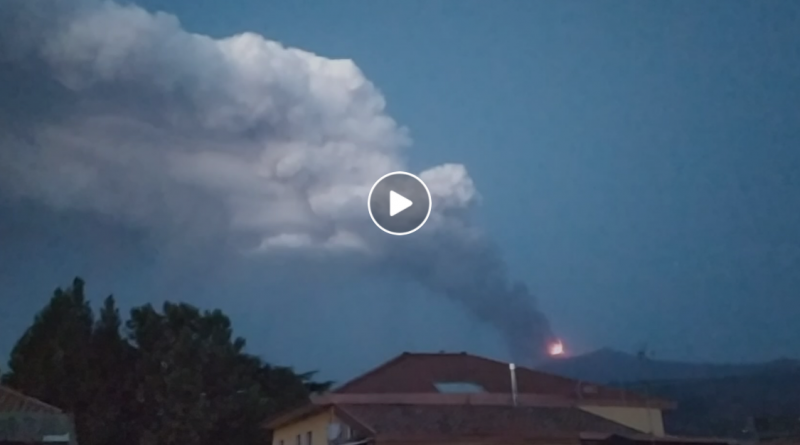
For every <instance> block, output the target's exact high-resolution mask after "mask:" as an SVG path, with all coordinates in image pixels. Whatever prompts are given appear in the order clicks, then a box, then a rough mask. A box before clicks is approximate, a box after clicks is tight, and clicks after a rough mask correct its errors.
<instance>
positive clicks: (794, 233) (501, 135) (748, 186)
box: [0, 0, 800, 377]
mask: <svg viewBox="0 0 800 445" xmlns="http://www.w3.org/2000/svg"><path fill="white" fill-rule="evenodd" d="M138 4H140V5H142V6H143V7H145V8H147V9H148V10H151V11H154V10H163V11H166V12H168V13H171V14H175V15H176V16H178V17H179V19H180V20H181V22H182V24H183V26H184V27H185V28H186V29H187V30H189V31H192V32H196V33H200V34H209V35H212V36H214V37H222V36H227V35H231V34H236V33H240V32H244V31H252V32H255V33H259V34H262V35H264V36H265V37H267V38H269V39H272V40H277V41H279V42H282V43H284V44H286V45H289V46H296V47H299V48H302V49H305V50H308V51H312V52H314V53H317V54H319V55H322V56H325V57H329V58H348V59H352V60H354V62H355V63H356V64H357V65H358V66H359V67H360V68H361V69H362V70H363V71H364V73H365V75H366V77H367V78H368V79H370V80H371V81H372V82H373V83H374V84H375V85H376V86H377V87H378V88H379V89H380V90H381V92H382V93H383V94H384V96H385V98H386V101H387V104H388V112H389V114H390V115H391V116H392V117H394V118H395V119H396V120H397V121H398V122H399V123H400V124H401V125H403V126H405V127H407V128H408V129H409V130H410V135H411V137H412V138H413V140H414V144H413V146H412V147H410V149H409V150H408V152H407V153H406V156H407V158H408V161H409V165H410V166H411V168H412V169H413V170H416V171H419V170H423V169H426V168H428V167H431V166H434V165H438V164H442V163H446V162H458V163H462V164H464V165H465V166H466V168H467V169H468V171H469V173H470V175H471V177H472V178H473V180H474V182H475V185H476V187H477V189H478V191H479V193H480V195H481V197H482V200H481V204H480V206H479V207H478V208H477V210H476V217H477V219H478V221H479V222H480V224H481V225H482V226H483V228H484V229H485V231H486V232H487V233H488V234H489V235H490V236H491V238H492V239H494V240H495V241H496V242H497V244H498V246H499V248H500V249H501V250H502V252H503V253H504V257H505V258H506V260H507V262H508V264H509V267H510V269H511V272H512V275H514V276H515V277H517V278H519V279H521V280H523V281H525V282H526V283H527V284H528V285H529V286H530V287H531V288H532V290H533V292H534V293H535V294H536V295H537V296H538V298H539V300H540V304H541V306H542V308H543V310H544V311H545V312H546V313H547V314H548V315H549V316H550V318H551V320H552V322H553V325H554V328H555V330H556V332H557V333H558V334H559V335H560V336H562V337H563V338H565V340H566V342H567V347H568V348H570V349H572V350H575V351H577V352H583V351H587V350H590V349H593V348H597V347H602V346H612V347H617V348H621V349H626V350H631V349H633V348H636V347H638V346H640V345H642V344H644V343H647V344H648V345H649V347H650V348H651V349H652V350H653V351H654V352H655V355H656V356H657V357H665V358H675V359H686V360H714V361H750V360H764V359H770V358H775V357H778V356H784V355H790V356H797V352H796V351H798V348H800V328H798V327H797V319H798V317H799V316H800V298H798V297H799V296H800V106H798V104H800V5H798V4H797V3H796V2H791V1H782V2H781V1H767V2H756V1H752V2H734V1H729V2H713V1H705V2H677V1H676V2H636V1H628V2H621V1H605V2H589V1H586V2H578V1H566V2H540V1H468V0H463V1H453V0H451V1H436V0H424V1H422V0H419V1H417V0H402V1H401V0H394V1H383V2H368V1H354V0H342V1H336V2H324V1H319V2H311V1H307V2H277V1H270V2H264V1H255V0H244V1H232V2H215V1H209V0H173V1H166V0H147V1H143V2H138ZM376 179H377V178H376ZM14 206H18V204H14ZM9 209H10V210H9ZM6 210H7V211H8V212H11V211H13V212H14V213H15V215H17V216H16V217H15V218H17V219H18V220H20V221H19V223H18V224H17V225H14V224H11V225H10V226H11V227H16V228H17V229H18V227H20V226H22V225H26V224H27V223H26V222H25V221H27V219H28V218H34V216H31V215H34V214H35V215H38V218H41V219H42V220H45V222H43V223H41V226H42V227H45V226H47V225H48V224H53V221H54V220H53V219H52V215H50V214H49V213H47V212H48V211H38V210H37V211H35V212H34V211H33V210H30V208H28V207H26V208H25V210H24V211H22V210H20V209H19V208H16V207H13V206H12V207H6ZM25 212H31V213H30V214H29V213H25ZM42 212H44V213H42ZM20 215H23V216H20ZM48 215H49V216H48ZM59 218H66V217H64V216H63V215H62V216H60V217H59ZM76 218H77V219H75V220H69V221H68V222H63V221H64V220H62V219H60V220H59V221H61V222H58V223H57V225H59V226H60V227H59V228H52V227H45V228H43V229H41V230H44V231H46V232H47V233H53V234H54V235H52V236H54V237H56V238H57V239H59V241H58V242H57V243H56V244H57V246H56V247H53V244H52V243H51V244H47V243H44V242H43V241H41V240H39V241H31V240H30V239H26V238H24V237H21V239H23V240H24V242H23V241H19V240H18V241H15V242H13V243H11V245H13V248H14V254H13V257H15V258H23V259H24V260H25V261H28V262H27V263H24V264H25V265H24V266H22V265H19V264H17V265H12V266H10V267H6V268H5V271H6V274H5V275H6V276H5V277H3V276H2V275H0V281H2V282H4V283H5V285H6V288H7V289H11V290H12V292H17V293H19V294H22V293H25V294H26V295H28V294H32V293H34V292H36V293H43V294H44V295H42V296H41V297H39V296H36V297H31V298H27V297H26V298H24V299H22V300H20V299H16V300H15V301H14V302H13V303H11V304H10V306H9V307H10V308H11V312H13V313H14V314H15V318H16V317H17V316H18V317H19V318H20V319H23V320H29V319H30V317H31V316H32V314H33V310H34V309H35V307H36V306H37V305H39V304H41V303H42V302H43V301H45V299H46V294H47V292H49V291H50V290H51V289H52V288H53V287H55V286H56V285H58V284H62V283H65V282H67V281H68V280H69V279H70V278H71V276H72V275H74V274H76V273H80V274H84V275H85V274H87V273H88V274H89V275H92V274H94V275H95V276H96V278H95V279H94V280H93V279H92V278H93V277H89V284H90V286H94V287H93V288H94V289H97V292H98V293H104V292H109V291H112V290H113V291H114V292H115V293H116V294H118V295H120V298H121V299H122V300H123V301H124V302H130V303H135V302H141V301H145V300H148V299H149V298H148V297H144V296H140V295H139V294H141V293H146V291H145V290H144V289H146V288H147V286H148V285H147V284H143V283H151V282H153V281H154V280H155V281H157V278H153V277H154V276H156V275H157V272H154V271H157V270H158V268H159V267H160V266H159V265H160V264H161V263H159V261H164V260H157V259H155V258H157V257H158V258H160V254H161V253H160V252H158V251H157V250H158V249H154V248H153V247H152V246H149V245H147V244H146V243H144V242H142V241H140V240H139V238H138V237H139V235H138V234H137V233H133V232H129V231H125V232H124V235H123V234H121V233H120V232H118V231H119V230H121V229H119V228H115V227H109V224H107V223H103V224H100V225H101V226H102V227H103V228H102V229H97V230H92V229H88V228H87V227H93V226H92V225H91V224H93V223H90V222H89V221H88V220H87V219H86V218H87V217H85V216H81V217H76ZM9 220H11V219H9ZM48 221H49V222H48ZM111 226H113V225H111ZM65 227H67V228H65ZM15 230H16V229H15ZM31 230H33V229H31ZM73 231H74V232H73ZM104 231H108V232H107V233H108V237H107V238H106V239H105V241H102V242H99V243H100V244H103V246H104V247H102V248H101V247H91V248H90V247H87V246H86V244H81V246H83V247H81V248H79V249H75V248H74V246H72V247H70V242H71V241H69V240H64V239H63V238H65V237H71V236H74V238H75V239H81V238H80V237H81V236H89V234H91V237H94V238H95V241H92V242H98V241H97V236H98V234H102V233H106V232H104ZM78 232H80V233H78ZM71 233H72V234H73V235H70V234H71ZM75 233H77V234H75ZM81 233H83V235H81ZM100 237H101V238H102V235H100ZM33 238H40V237H39V236H38V235H37V236H36V237H33ZM110 240H113V244H111V245H109V244H108V243H109V241H110ZM104 249H105V250H104ZM109 250H110V251H111V253H109ZM101 251H102V252H101ZM43 252H49V253H48V254H47V256H48V258H49V260H43V259H41V256H42V253H43ZM98 252H101V253H98ZM5 257H6V259H8V258H9V257H11V255H9V254H8V253H7V254H6V255H5ZM109 257H114V258H116V260H115V261H116V262H117V263H116V264H115V265H113V267H112V266H109V265H108V264H107V258H109ZM48 261H50V262H48ZM34 263H35V264H38V266H35V267H34V266H32V265H33V264H34ZM54 263H57V264H54ZM98 263H101V264H98ZM73 264H79V265H81V266H82V267H76V268H77V269H82V270H87V271H86V272H81V271H80V270H73V269H74V268H72V267H70V266H71V265H73ZM93 270H96V271H97V272H95V273H93V272H91V271H93ZM1 272H2V270H0V273H1ZM12 275H13V276H12ZM226 280H228V281H226V282H229V283H230V286H231V287H230V289H239V288H246V287H247V286H248V282H247V279H246V278H243V279H242V280H239V281H237V280H234V279H233V278H232V277H231V276H228V277H226ZM287 280H288V282H283V283H277V282H275V283H273V285H274V288H275V289H279V290H280V292H282V293H283V295H284V296H283V297H281V298H285V299H286V300H285V301H283V300H281V301H283V302H282V303H275V304H273V305H272V306H270V308H271V309H270V311H273V312H274V311H280V310H281V309H280V308H281V307H286V308H290V307H291V308H295V309H287V311H288V313H289V314H290V315H284V316H277V315H274V314H273V315H269V314H265V315H264V316H263V317H262V316H261V314H258V313H254V312H253V311H251V310H250V308H249V307H247V305H246V304H244V303H238V302H236V301H234V300H235V299H233V298H229V297H221V296H219V295H216V296H214V295H208V296H204V297H202V298H200V297H192V298H194V300H193V301H198V302H199V303H202V304H206V305H212V306H222V307H223V308H225V309H226V310H227V311H228V312H230V313H231V314H232V315H233V316H234V318H235V319H236V322H237V325H238V326H241V327H242V330H243V333H244V334H246V335H247V337H248V339H249V342H250V345H251V348H253V349H255V350H257V351H259V352H263V353H264V354H265V355H266V356H267V358H274V359H275V360H277V361H281V362H291V363H294V364H298V366H300V367H306V368H323V370H325V371H326V372H328V373H329V374H330V375H333V376H337V377H338V376H341V375H348V374H351V373H352V372H354V371H356V370H360V369H362V368H364V367H365V366H371V365H373V364H375V362H376V361H378V360H380V359H383V358H386V357H388V356H390V355H392V354H395V353H399V352H401V351H402V350H408V349H436V348H440V347H441V348H445V347H447V348H458V349H470V350H475V351H476V352H481V353H487V354H490V355H491V354H494V355H499V356H501V357H502V356H503V354H504V352H498V348H500V346H499V343H498V340H497V339H496V337H495V334H493V333H492V330H491V329H489V328H486V327H483V326H480V324H478V323H477V322H476V321H474V320H472V319H471V318H469V317H468V316H466V315H465V314H464V313H463V311H460V310H459V309H458V308H457V307H455V306H453V305H451V304H449V303H447V302H443V301H438V300H435V299H431V298H427V297H425V296H424V295H423V294H424V292H422V291H419V290H418V289H414V288H413V286H412V287H411V288H409V287H407V285H406V284H404V283H397V282H387V281H383V280H381V281H377V282H371V281H370V280H366V281H364V282H362V283H361V284H358V285H353V284H352V282H349V281H348V280H347V279H346V278H342V279H341V280H340V281H341V282H334V283H331V284H329V286H330V287H329V288H330V291H331V292H333V293H341V294H342V295H344V294H347V295H348V297H347V298H337V299H336V301H337V303H336V304H332V303H331V304H332V306H328V305H327V303H324V302H318V303H319V304H320V306H318V308H319V309H301V307H300V306H303V307H305V304H303V305H300V306H298V304H297V302H296V301H293V300H292V297H291V295H293V293H294V292H300V291H296V290H295V289H296V288H297V287H298V286H299V285H298V284H297V283H296V282H293V281H292V280H290V279H287ZM33 281H35V283H36V284H32V282H33ZM362 281H363V280H362ZM300 287H301V286H300ZM90 288H91V287H90ZM186 292H189V291H186ZM232 292H233V293H235V291H233V290H232ZM383 294H391V295H396V297H392V298H378V297H375V295H383ZM99 296H100V295H98V297H99ZM298 298H299V297H298ZM318 298H323V297H318ZM306 301H307V300H306ZM281 305H284V306H281ZM310 307H312V308H313V307H314V306H313V305H312V306H310ZM313 311H316V312H317V313H310V312H313ZM341 312H343V313H347V314H350V315H348V316H345V317H344V318H339V315H337V314H339V313H341ZM304 317H305V318H304ZM287 319H291V323H290V322H289V321H287ZM282 320H283V321H282ZM340 320H347V323H353V322H354V321H355V320H360V321H361V322H360V323H358V324H359V327H358V328H348V327H347V326H344V325H343V323H341V322H340ZM26 322H27V321H26ZM282 323H287V324H290V325H291V326H286V327H284V325H283V324H282ZM13 324H14V325H15V326H16V327H19V326H23V325H24V323H22V322H15V323H13ZM302 326H305V327H302ZM311 326H313V328H312V327H311ZM317 330H318V331H319V332H326V333H328V334H326V335H322V336H321V335H320V334H319V332H316V331H317ZM312 331H315V332H312ZM4 334H6V332H4ZM321 338H327V339H326V340H322V339H321ZM4 347H5V349H6V350H7V349H8V346H7V345H3V344H0V349H2V348H4ZM336 351H339V352H336ZM342 360H343V361H346V362H348V363H341V361H342Z"/></svg>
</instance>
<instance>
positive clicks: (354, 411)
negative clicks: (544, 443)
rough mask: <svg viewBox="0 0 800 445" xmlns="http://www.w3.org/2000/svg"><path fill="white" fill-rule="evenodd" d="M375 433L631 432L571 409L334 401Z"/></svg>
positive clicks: (548, 434)
mask: <svg viewBox="0 0 800 445" xmlns="http://www.w3.org/2000/svg"><path fill="white" fill-rule="evenodd" d="M337 408H338V409H340V410H342V411H344V412H345V413H346V414H348V415H349V416H350V417H351V418H353V419H356V420H357V421H358V422H359V423H360V424H362V425H364V426H365V427H367V428H369V429H370V430H371V431H373V432H374V433H375V434H376V435H377V436H378V437H379V438H384V439H393V438H394V439H403V440H424V439H434V438H437V437H448V438H453V437H514V438H542V437H575V438H578V437H579V435H580V433H581V432H587V431H591V432H597V433H608V434H633V433H636V431H635V430H632V429H630V428H628V427H625V426H623V425H620V424H618V423H615V422H612V421H609V420H606V419H603V418H602V417H599V416H595V415H593V414H590V413H588V412H585V411H582V410H580V409H577V408H544V407H513V406H477V405H461V406H459V405H438V406H437V405H362V404H359V405H337Z"/></svg>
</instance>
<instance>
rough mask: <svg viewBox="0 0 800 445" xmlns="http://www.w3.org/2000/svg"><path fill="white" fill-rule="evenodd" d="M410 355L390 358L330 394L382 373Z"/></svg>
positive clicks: (405, 354) (404, 353) (406, 353)
mask: <svg viewBox="0 0 800 445" xmlns="http://www.w3.org/2000/svg"><path fill="white" fill-rule="evenodd" d="M410 355H412V353H410V352H403V353H401V354H400V355H397V356H395V357H394V358H391V359H389V360H387V361H385V362H383V364H380V365H378V366H376V367H375V368H372V369H371V370H369V371H367V372H365V373H364V374H361V375H358V376H356V377H355V378H353V379H351V380H348V381H347V382H345V383H344V384H343V385H342V386H340V387H338V388H336V389H335V390H333V391H331V392H333V393H336V392H340V391H342V390H344V389H346V388H348V387H351V386H353V385H355V384H356V383H358V382H361V381H363V380H364V379H366V378H368V377H371V376H372V375H374V374H377V373H378V372H379V371H382V370H384V369H386V368H388V367H389V366H392V365H394V364H396V363H398V362H400V361H401V360H402V359H405V358H408V357H409V356H410Z"/></svg>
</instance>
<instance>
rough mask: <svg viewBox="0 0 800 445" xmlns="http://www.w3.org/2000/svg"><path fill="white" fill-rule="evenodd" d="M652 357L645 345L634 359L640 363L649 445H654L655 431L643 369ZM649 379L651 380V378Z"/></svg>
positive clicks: (646, 378)
mask: <svg viewBox="0 0 800 445" xmlns="http://www.w3.org/2000/svg"><path fill="white" fill-rule="evenodd" d="M652 355H653V353H652V351H650V350H649V349H648V348H647V344H645V345H644V346H642V348H641V349H639V350H638V351H637V352H636V358H637V359H639V362H640V363H641V367H640V368H639V371H640V373H641V374H640V377H639V378H640V379H641V384H642V387H643V389H644V397H645V399H644V400H645V408H646V409H647V423H648V424H649V427H650V436H651V444H652V445H655V443H656V439H655V435H656V432H655V429H654V428H653V413H652V409H651V406H650V381H649V380H648V376H647V374H646V373H645V369H644V368H645V367H647V366H648V365H649V364H650V358H651V357H652ZM650 377H651V378H652V376H650Z"/></svg>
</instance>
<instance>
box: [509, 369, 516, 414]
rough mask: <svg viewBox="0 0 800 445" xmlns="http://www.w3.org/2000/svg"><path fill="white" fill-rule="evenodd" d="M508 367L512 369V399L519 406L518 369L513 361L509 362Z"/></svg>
mask: <svg viewBox="0 0 800 445" xmlns="http://www.w3.org/2000/svg"><path fill="white" fill-rule="evenodd" d="M508 369H509V371H511V401H512V403H513V404H514V406H517V370H516V367H515V366H514V364H513V363H509V364H508Z"/></svg>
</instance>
